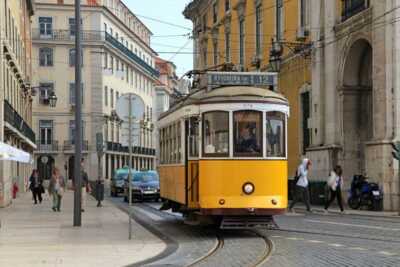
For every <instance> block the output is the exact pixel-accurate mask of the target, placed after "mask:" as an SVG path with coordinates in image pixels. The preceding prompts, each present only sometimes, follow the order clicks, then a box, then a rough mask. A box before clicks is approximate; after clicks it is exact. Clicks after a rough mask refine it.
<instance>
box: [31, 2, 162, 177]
mask: <svg viewBox="0 0 400 267" xmlns="http://www.w3.org/2000/svg"><path fill="white" fill-rule="evenodd" d="M83 2H84V3H82V21H81V24H82V41H83V46H82V50H83V51H82V52H83V53H82V54H83V56H82V59H81V61H82V91H83V94H82V95H83V99H82V104H83V105H82V114H83V115H82V121H83V140H84V141H83V157H84V158H85V169H86V170H87V171H88V173H89V178H90V179H96V178H97V177H98V176H103V177H104V178H111V177H112V174H113V171H114V170H115V169H117V168H121V167H123V166H126V165H128V148H127V141H126V140H127V139H128V136H126V134H125V126H124V125H123V124H122V121H121V120H120V119H119V118H118V116H117V115H116V112H115V108H116V103H117V100H118V98H119V97H120V96H121V95H123V94H126V93H135V94H138V95H140V96H141V97H142V99H143V100H144V103H145V115H144V117H143V118H140V123H139V124H138V125H137V128H138V129H139V130H138V133H137V136H136V138H135V139H136V140H137V142H136V143H135V144H134V157H133V162H132V164H133V167H134V168H136V169H152V168H154V164H155V154H156V153H155V145H154V126H153V125H154V124H153V123H154V120H155V118H154V116H153V115H152V114H153V109H154V108H153V102H154V97H155V91H154V83H155V81H156V80H157V78H158V72H157V70H156V69H155V65H154V64H155V61H154V58H155V52H154V51H153V50H152V49H151V48H150V38H151V32H150V31H149V30H148V28H147V27H146V26H145V25H144V24H143V23H142V22H141V21H140V20H139V19H138V18H137V17H136V16H135V15H134V14H133V13H132V12H131V11H130V10H129V9H128V8H127V7H126V6H125V5H124V4H123V3H122V2H121V1H119V0H111V1H100V0H97V1H83ZM73 3H74V1H73V0H65V1H57V0H40V1H37V13H36V16H35V17H34V19H33V23H32V24H33V26H32V27H33V54H34V55H35V57H37V58H38V59H39V60H38V61H36V62H35V63H36V64H34V68H35V71H36V73H35V74H36V75H34V77H35V82H36V84H38V85H40V89H39V92H38V95H39V97H38V99H37V101H35V102H34V109H33V124H34V129H35V130H36V131H37V133H38V134H37V146H38V150H37V152H36V153H35V159H36V164H37V168H38V169H39V172H40V174H41V175H42V176H43V177H44V178H49V175H50V170H51V169H52V168H53V167H55V166H56V167H58V168H60V169H64V171H65V175H66V176H67V177H68V178H70V179H72V175H73V162H74V160H73V153H74V132H75V129H74V128H75V122H74V119H75V117H74V110H75V109H74V106H75V105H74V103H75V93H74V87H75V84H74V81H75V68H74V63H75V62H74V61H75V59H74V55H75V51H74V41H75V30H74V25H75V19H74V5H73ZM52 91H53V92H54V93H55V94H56V96H57V98H58V102H57V106H56V108H50V107H49V105H48V101H47V99H48V96H49V95H50V94H51V92H52ZM99 137H102V138H100V139H99ZM101 139H103V144H104V152H105V153H104V154H99V153H97V152H98V151H97V146H96V144H97V141H99V140H101ZM99 156H101V157H99ZM99 164H100V167H99Z"/></svg>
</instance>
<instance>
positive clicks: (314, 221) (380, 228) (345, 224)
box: [305, 220, 400, 232]
mask: <svg viewBox="0 0 400 267" xmlns="http://www.w3.org/2000/svg"><path fill="white" fill-rule="evenodd" d="M305 221H307V222H313V223H324V224H332V225H340V226H349V227H358V228H366V229H376V230H383V231H396V232H397V231H400V228H386V227H381V226H372V225H363V224H351V223H339V222H330V221H319V220H305Z"/></svg>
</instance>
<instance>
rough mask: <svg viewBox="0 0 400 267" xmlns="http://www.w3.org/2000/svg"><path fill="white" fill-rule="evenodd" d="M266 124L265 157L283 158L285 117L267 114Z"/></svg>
mask: <svg viewBox="0 0 400 267" xmlns="http://www.w3.org/2000/svg"><path fill="white" fill-rule="evenodd" d="M266 124H267V125H266V140H267V157H285V154H286V152H285V150H286V147H285V115H284V114H283V113H281V112H276V111H274V112H267V119H266Z"/></svg>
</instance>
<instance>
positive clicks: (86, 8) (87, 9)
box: [36, 3, 158, 55]
mask: <svg viewBox="0 0 400 267" xmlns="http://www.w3.org/2000/svg"><path fill="white" fill-rule="evenodd" d="M36 7H37V9H41V8H42V9H44V8H48V9H51V10H65V11H73V10H74V5H70V4H63V5H60V4H51V3H36ZM81 7H82V11H84V12H102V13H103V14H105V15H106V16H109V17H111V18H112V19H113V20H115V21H116V24H119V25H122V27H121V28H124V29H125V30H126V31H128V32H129V35H133V37H134V38H135V40H136V41H137V42H139V43H140V44H141V45H143V46H144V47H145V49H147V50H148V52H149V53H152V54H154V55H158V54H157V52H156V51H154V50H153V48H151V47H150V46H149V45H148V44H147V43H146V42H145V41H144V40H143V39H142V38H140V37H139V36H138V35H137V34H136V33H135V32H134V31H132V30H131V29H130V28H129V27H128V26H127V25H126V24H125V23H124V22H123V21H121V20H120V19H119V18H118V17H117V16H116V15H115V14H114V13H112V12H111V11H110V9H108V8H107V7H105V6H90V5H81Z"/></svg>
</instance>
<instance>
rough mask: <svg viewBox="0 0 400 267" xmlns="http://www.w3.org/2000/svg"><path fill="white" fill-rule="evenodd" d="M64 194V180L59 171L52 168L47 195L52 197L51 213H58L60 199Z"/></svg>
mask: <svg viewBox="0 0 400 267" xmlns="http://www.w3.org/2000/svg"><path fill="white" fill-rule="evenodd" d="M64 192H65V180H64V177H62V176H61V175H60V170H59V169H57V168H54V170H53V174H52V176H51V179H50V184H49V194H50V195H52V196H53V207H52V209H53V211H60V207H61V199H62V196H63V195H64Z"/></svg>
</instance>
